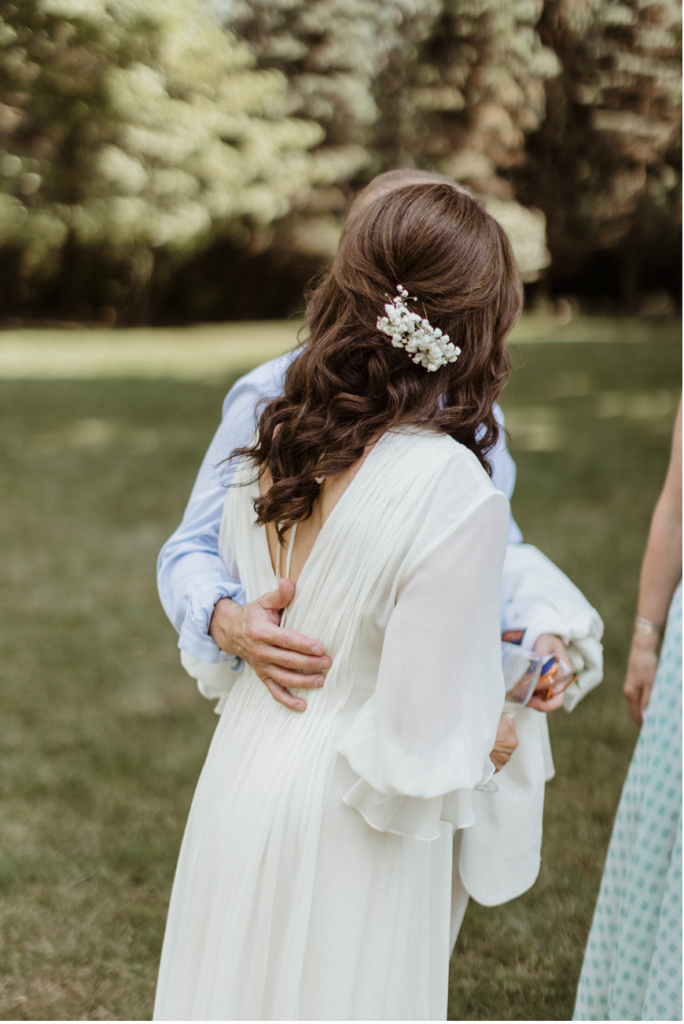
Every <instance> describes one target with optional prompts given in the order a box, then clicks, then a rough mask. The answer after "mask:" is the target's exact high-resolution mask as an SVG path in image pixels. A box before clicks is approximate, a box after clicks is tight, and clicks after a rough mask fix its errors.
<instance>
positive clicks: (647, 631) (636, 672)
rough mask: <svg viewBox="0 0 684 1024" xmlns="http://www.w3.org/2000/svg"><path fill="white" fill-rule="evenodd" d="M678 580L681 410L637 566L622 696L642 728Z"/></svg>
mask: <svg viewBox="0 0 684 1024" xmlns="http://www.w3.org/2000/svg"><path fill="white" fill-rule="evenodd" d="M681 578H682V405H681V402H680V404H679V411H678V412H677V419H676V421H675V428H674V435H673V438H672V451H671V455H670V464H669V467H668V471H667V476H666V478H665V484H664V486H663V490H662V492H661V495H660V497H659V499H658V503H657V505H656V507H655V511H654V513H653V518H652V520H651V529H650V531H649V535H648V542H647V544H646V553H645V554H644V560H643V563H642V566H641V578H640V580H639V599H638V603H637V614H636V619H635V622H634V634H633V636H632V645H631V648H630V652H629V661H628V663H627V678H626V680H625V685H624V694H625V697H626V698H627V703H628V704H629V712H630V714H631V716H632V718H633V719H634V721H635V722H636V723H637V725H642V723H643V720H644V714H645V712H646V708H647V707H648V702H649V700H650V697H651V690H652V689H653V682H654V680H655V676H656V671H657V669H658V644H659V642H660V639H661V637H662V634H663V630H664V629H665V620H666V619H667V612H668V609H669V607H670V602H671V600H672V595H673V594H674V592H675V589H676V587H677V584H678V583H679V581H680V580H681Z"/></svg>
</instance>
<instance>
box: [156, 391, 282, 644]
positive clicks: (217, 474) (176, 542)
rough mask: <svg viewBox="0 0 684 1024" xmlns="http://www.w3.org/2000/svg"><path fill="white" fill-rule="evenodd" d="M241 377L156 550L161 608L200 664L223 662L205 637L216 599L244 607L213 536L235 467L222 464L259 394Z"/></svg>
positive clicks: (238, 441)
mask: <svg viewBox="0 0 684 1024" xmlns="http://www.w3.org/2000/svg"><path fill="white" fill-rule="evenodd" d="M251 376H252V375H250V376H249V377H246V378H243V379H242V380H241V381H238V383H237V384H236V385H235V387H234V388H233V389H232V390H231V391H230V393H229V394H228V397H227V399H226V402H225V404H224V410H223V412H224V416H223V420H222V422H221V425H220V426H219V428H218V430H217V432H216V434H215V436H214V438H213V440H212V442H211V444H210V445H209V449H208V451H207V453H206V455H205V456H204V461H203V462H202V466H201V468H200V471H199V474H198V477H197V480H196V481H195V486H194V487H193V489H192V494H191V495H190V501H189V502H188V506H187V508H186V510H185V514H184V516H183V521H182V522H181V524H180V526H179V527H178V529H177V530H176V531H175V533H174V534H173V535H172V536H171V537H170V538H169V539H168V540H167V542H166V544H164V547H163V548H162V549H161V552H160V554H159V559H158V562H157V584H158V587H159V596H160V597H161V602H162V604H163V606H164V610H165V612H166V614H167V615H168V617H169V619H170V620H171V622H172V623H173V625H174V626H175V628H176V630H177V631H178V633H179V642H178V646H179V647H180V648H181V650H184V651H186V653H188V654H190V655H192V656H193V657H196V658H200V659H202V660H203V661H207V662H215V661H218V660H228V658H229V654H228V653H227V652H223V653H222V652H221V650H220V649H219V646H218V645H217V644H216V642H215V641H214V640H213V639H212V637H211V636H210V633H209V623H210V621H211V617H212V615H213V612H214V607H215V605H216V603H217V601H219V600H220V599H221V598H230V599H231V600H232V601H235V602H237V603H238V604H244V603H245V595H244V590H243V588H242V586H241V584H240V582H239V579H238V573H237V568H236V567H231V569H232V573H231V569H229V568H228V567H227V566H226V565H224V563H223V560H222V559H221V556H220V555H219V551H218V535H219V527H220V525H221V514H222V512H223V504H224V501H225V497H226V489H227V487H228V485H229V484H230V481H231V480H232V477H233V474H234V472H235V466H234V465H231V464H230V463H227V462H225V460H226V459H227V458H228V456H229V455H230V453H231V452H232V451H233V449H234V448H237V447H239V446H240V445H244V444H247V443H248V441H249V439H250V438H251V436H252V434H253V432H254V425H255V416H254V410H255V406H256V403H257V402H258V401H259V399H260V398H261V397H263V393H262V392H261V389H260V388H259V387H257V386H255V384H254V383H253V381H252V380H250V377H251Z"/></svg>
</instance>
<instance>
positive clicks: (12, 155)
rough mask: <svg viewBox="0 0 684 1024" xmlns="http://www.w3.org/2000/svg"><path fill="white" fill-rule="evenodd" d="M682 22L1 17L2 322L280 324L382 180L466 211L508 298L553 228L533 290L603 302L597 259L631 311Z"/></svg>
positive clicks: (568, 3) (578, 11)
mask: <svg viewBox="0 0 684 1024" xmlns="http://www.w3.org/2000/svg"><path fill="white" fill-rule="evenodd" d="M680 22H681V15H680V8H679V0H22V2H21V3H19V2H18V0H16V2H15V3H7V2H5V0H0V245H1V246H2V250H1V251H0V269H1V271H2V274H1V276H2V285H1V286H0V287H2V293H1V294H0V304H1V306H2V308H3V309H4V310H5V311H8V310H10V309H11V308H12V306H14V307H16V306H17V305H21V301H22V296H23V297H24V299H25V298H26V296H27V295H29V296H38V295H40V296H41V297H42V300H43V302H44V304H45V306H46V307H55V306H61V307H62V309H63V310H67V309H68V310H69V311H70V312H71V313H73V314H75V315H80V316H88V315H92V310H93V308H95V307H98V306H99V307H104V308H105V312H106V310H109V313H111V314H112V316H113V315H114V314H113V311H112V308H111V307H116V308H117V310H118V311H119V313H120V314H121V312H122V311H123V312H124V315H127V316H128V317H129V319H130V318H132V317H133V318H135V319H138V320H140V319H146V318H147V317H148V316H150V315H156V316H159V315H160V314H161V315H174V316H177V317H183V316H184V315H185V316H188V317H194V316H198V317H207V316H209V317H218V316H228V315H241V316H254V315H260V312H262V311H263V312H266V313H267V314H268V315H274V316H275V315H279V312H280V313H282V312H285V311H287V310H288V309H289V308H290V305H289V302H288V300H287V298H286V296H287V295H288V294H289V293H294V292H297V293H298V294H299V292H300V286H301V283H302V282H303V281H304V280H305V279H306V278H307V277H308V276H310V274H311V273H312V272H313V271H314V270H315V269H317V267H319V266H320V264H321V262H322V261H323V260H325V259H327V258H329V257H330V255H332V253H333V252H334V251H335V249H336V246H337V242H338V240H339V233H340V227H341V222H342V217H343V213H344V208H345V206H346V202H347V200H348V198H349V196H350V194H351V192H352V191H353V190H354V189H355V188H357V187H359V186H360V185H363V184H365V183H366V182H367V181H368V180H369V179H370V178H371V177H372V176H373V175H374V174H376V173H378V172H380V171H383V170H387V169H389V168H392V167H399V166H404V167H411V166H417V167H421V168H427V169H434V170H438V171H440V172H442V173H443V174H447V175H448V176H450V177H451V178H453V179H454V180H457V181H460V182H463V183H465V184H467V185H468V186H469V187H471V188H472V189H473V190H474V191H476V192H477V193H478V194H480V195H481V196H483V197H484V198H485V201H486V202H487V203H488V205H489V209H490V211H491V212H492V214H493V215H494V216H495V217H497V219H499V220H500V221H501V223H502V224H503V225H504V227H505V228H506V230H507V231H508V233H509V235H510V236H511V239H512V242H513V246H514V250H515V252H516V257H517V259H518V263H519V266H520V268H521V271H522V274H523V277H524V279H525V280H526V281H534V280H536V279H537V278H538V277H539V276H540V274H541V272H542V270H543V269H544V268H545V267H546V266H547V265H548V263H549V259H550V257H549V253H548V250H547V247H546V244H547V239H546V224H547V221H548V235H549V248H550V250H551V253H552V256H553V264H552V266H551V268H550V270H549V272H548V275H547V276H546V280H547V282H550V283H551V286H552V287H556V288H562V289H566V290H573V288H574V285H573V281H574V280H576V279H577V278H578V276H581V275H584V276H585V278H586V277H591V276H592V275H593V276H594V277H596V278H597V279H599V280H601V286H602V287H604V286H605V283H606V282H605V279H601V277H600V274H596V273H595V270H596V260H597V259H600V258H602V255H601V254H604V253H607V254H608V259H609V260H610V259H612V260H613V261H614V263H615V265H616V266H617V267H618V274H617V276H618V277H619V288H620V289H621V293H622V296H623V300H624V301H632V297H633V296H634V295H636V294H637V293H638V291H639V288H640V281H644V280H645V276H644V266H645V263H646V261H647V260H648V261H650V262H651V263H652V265H653V267H654V268H656V269H655V270H654V271H653V273H656V274H657V273H660V268H662V267H667V266H671V265H672V263H673V260H674V258H675V255H674V254H675V249H676V243H677V236H678V224H679V221H680V214H679V209H678V202H679V194H680V191H679V188H678V185H679V170H678V168H679V162H680V145H681V143H680V137H679V127H678V126H679V122H680V110H681V101H680V95H679V63H680V60H679V42H678V28H679V24H680ZM17 255H18V256H19V258H18V259H17ZM592 261H593V262H592ZM173 268H175V270H174V276H173V278H172V279H171V278H169V274H170V273H171V271H172V270H173ZM178 268H182V269H181V270H179V269H178ZM169 281H170V282H171V283H170V284H169ZM264 281H268V284H269V287H268V289H267V291H268V295H265V294H264V291H265V290H264V287H263V285H264ZM165 282H166V284H165ZM585 284H586V281H585ZM616 287H617V285H616ZM27 289H29V290H28V291H27ZM84 296H85V297H87V306H86V304H84ZM295 301H296V302H297V304H298V305H299V302H300V300H299V299H295ZM24 304H26V303H24ZM126 308H128V311H129V312H128V314H125V310H126ZM88 310H89V311H90V313H89V312H88ZM184 311H185V312H184ZM236 311H239V312H236ZM107 315H109V314H107Z"/></svg>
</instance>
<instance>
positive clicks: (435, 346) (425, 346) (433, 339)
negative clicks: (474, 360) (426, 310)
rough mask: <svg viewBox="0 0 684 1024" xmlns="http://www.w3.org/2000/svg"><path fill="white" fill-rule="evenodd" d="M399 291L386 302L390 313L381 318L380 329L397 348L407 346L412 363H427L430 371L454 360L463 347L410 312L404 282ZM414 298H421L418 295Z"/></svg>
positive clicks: (416, 314) (423, 364)
mask: <svg viewBox="0 0 684 1024" xmlns="http://www.w3.org/2000/svg"><path fill="white" fill-rule="evenodd" d="M397 293H398V294H397V295H395V297H394V298H393V299H392V301H391V302H386V303H385V313H386V314H387V315H386V316H379V317H378V319H377V323H376V326H377V328H378V330H379V331H382V333H383V334H386V335H387V336H388V337H389V338H391V339H392V345H393V346H394V348H403V349H406V351H407V352H408V354H409V355H410V356H411V359H412V360H413V362H414V363H417V364H418V365H420V366H424V367H425V369H426V370H427V371H428V372H432V371H433V370H438V369H439V367H440V366H444V365H445V364H446V363H455V362H456V360H457V359H458V357H459V356H460V354H461V350H460V348H458V347H457V346H456V345H452V344H451V342H450V341H449V335H448V334H442V332H441V331H440V329H439V327H433V326H432V324H431V323H430V321H429V320H426V319H425V318H424V317H422V316H419V314H418V313H412V312H411V310H410V309H409V308H408V306H407V305H406V301H405V300H406V299H407V298H408V297H409V293H408V291H407V290H406V288H404V286H403V285H401V284H398V285H397ZM387 297H388V298H389V296H387ZM411 299H412V301H413V302H417V301H418V300H417V298H416V296H415V295H413V296H411Z"/></svg>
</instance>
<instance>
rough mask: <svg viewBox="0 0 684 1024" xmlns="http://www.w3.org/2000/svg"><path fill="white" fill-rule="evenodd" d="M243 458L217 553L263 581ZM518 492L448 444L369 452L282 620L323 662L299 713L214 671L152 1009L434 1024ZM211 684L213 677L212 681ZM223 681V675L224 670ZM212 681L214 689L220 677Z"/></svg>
mask: <svg viewBox="0 0 684 1024" xmlns="http://www.w3.org/2000/svg"><path fill="white" fill-rule="evenodd" d="M257 493H258V485H257V483H256V481H255V480H254V470H253V467H252V465H251V463H249V462H247V461H246V460H243V462H242V463H241V464H240V466H239V467H238V471H237V474H236V477H235V480H234V482H233V484H232V485H231V487H230V489H229V491H228V494H227V498H226V504H225V510H224V515H223V520H222V525H221V535H220V551H221V554H222V557H223V559H224V561H225V562H226V565H227V566H228V568H229V569H230V571H231V572H232V574H233V575H235V576H238V574H239V578H240V579H241V581H242V583H243V585H244V587H245V590H246V593H247V600H248V601H252V600H254V599H256V598H257V597H259V596H261V595H262V594H263V593H265V592H267V591H271V590H273V589H275V586H276V581H275V576H274V573H273V569H272V566H271V560H270V555H269V550H268V544H267V539H266V532H265V529H264V528H263V527H258V526H256V525H255V522H254V520H255V513H254V507H253V500H254V498H255V496H256V495H257ZM507 522H508V502H507V500H506V498H505V497H504V496H503V495H502V494H501V493H500V492H498V491H496V490H495V489H494V487H493V486H492V484H491V482H490V480H489V478H488V477H487V475H486V473H485V472H484V470H483V469H482V467H481V466H480V464H479V463H478V461H477V459H476V458H475V456H474V455H473V454H472V453H471V452H470V451H468V450H467V449H466V448H464V447H463V446H461V445H459V444H457V443H456V442H455V441H454V440H452V439H451V438H449V437H447V436H446V435H443V434H436V433H434V432H430V431H426V430H420V431H417V430H405V429H404V430H399V431H395V432H391V433H388V434H385V436H384V437H383V438H382V439H381V440H380V442H379V443H378V444H377V445H376V446H375V448H374V449H373V450H372V452H371V453H370V455H369V456H368V458H367V459H366V461H365V462H364V463H363V465H362V467H361V469H360V470H359V472H358V473H357V475H356V477H355V478H354V479H353V481H352V483H351V484H350V485H349V487H348V489H347V490H346V491H345V492H344V494H343V496H342V498H341V499H340V501H339V502H338V504H337V505H336V507H335V509H334V510H333V512H332V514H331V515H330V517H329V518H328V520H327V521H326V523H325V525H324V526H323V529H322V530H321V532H320V534H319V535H318V538H317V539H316V542H315V545H314V548H313V550H312V552H311V554H310V556H309V559H308V560H307V562H306V565H305V566H304V568H303V570H302V573H301V575H300V577H299V580H298V582H297V591H296V595H295V598H294V600H293V601H292V603H291V604H290V606H289V607H288V608H287V610H286V614H285V616H284V622H283V624H284V625H287V626H288V628H291V629H295V630H297V631H299V632H301V633H303V634H305V635H307V636H312V637H316V638H317V639H319V640H320V641H321V642H322V643H323V644H324V646H325V649H326V651H327V652H328V653H329V654H330V656H331V657H332V661H333V665H332V668H331V670H330V671H329V673H328V676H327V679H326V683H325V685H324V686H323V687H322V688H321V689H319V690H315V691H308V690H307V691H296V692H301V694H302V696H304V697H305V699H306V701H307V703H308V707H307V709H306V711H305V712H303V713H298V712H293V711H289V710H288V709H287V708H285V707H283V706H282V705H281V704H278V703H276V702H275V701H274V700H273V698H272V697H271V695H270V693H269V692H268V690H267V689H266V687H265V686H264V685H263V683H262V682H261V681H260V680H259V679H258V677H257V676H256V675H255V674H254V673H253V672H252V670H251V669H250V668H249V667H245V668H244V669H243V671H242V672H239V673H230V672H229V670H228V669H227V668H226V667H225V666H224V665H220V666H204V669H206V672H204V671H202V670H201V669H200V670H199V671H198V672H196V673H195V674H197V675H198V677H199V678H200V679H201V678H202V677H203V676H206V678H207V679H208V680H209V682H208V683H207V682H205V684H204V685H205V689H206V688H207V687H209V689H211V687H212V686H214V687H215V691H214V692H215V693H216V694H217V695H219V694H220V695H221V717H220V720H219V723H218V726H217V729H216V732H215V735H214V737H213V740H212V743H211V747H210V749H209V753H208V755H207V760H206V762H205V765H204V768H203V770H202V774H201V776H200V780H199V783H198V785H197V790H196V793H195V797H194V800H193V803H192V808H191V810H190V816H189V819H188V824H187V827H186V831H185V836H184V839H183V844H182V848H181V852H180V856H179V860H178V867H177V870H176V877H175V881H174V886H173V893H172V897H171V904H170V908H169V915H168V920H167V925H166V935H165V938H164V947H163V952H162V959H161V966H160V972H159V982H158V987H157V998H156V1004H155V1011H154V1019H155V1020H445V1019H446V1008H447V986H448V966H449V916H450V902H451V878H452V863H451V858H452V839H453V831H454V829H455V828H464V827H467V826H468V825H469V824H471V823H472V821H473V810H472V791H473V789H474V788H475V787H476V786H481V785H485V786H486V784H487V781H488V779H489V777H490V776H491V774H492V772H493V767H492V765H491V762H490V761H489V757H488V754H489V752H490V751H491V749H492V747H493V745H494V739H495V735H496V729H497V725H498V721H499V716H500V714H501V711H502V706H503V698H504V686H503V678H502V673H501V660H500V644H499V586H500V575H501V567H502V563H503V558H504V553H505V547H506V532H507ZM212 674H213V675H212ZM219 676H220V677H221V680H222V681H221V682H220V683H219V684H216V679H217V678H219ZM212 679H213V682H212Z"/></svg>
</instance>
